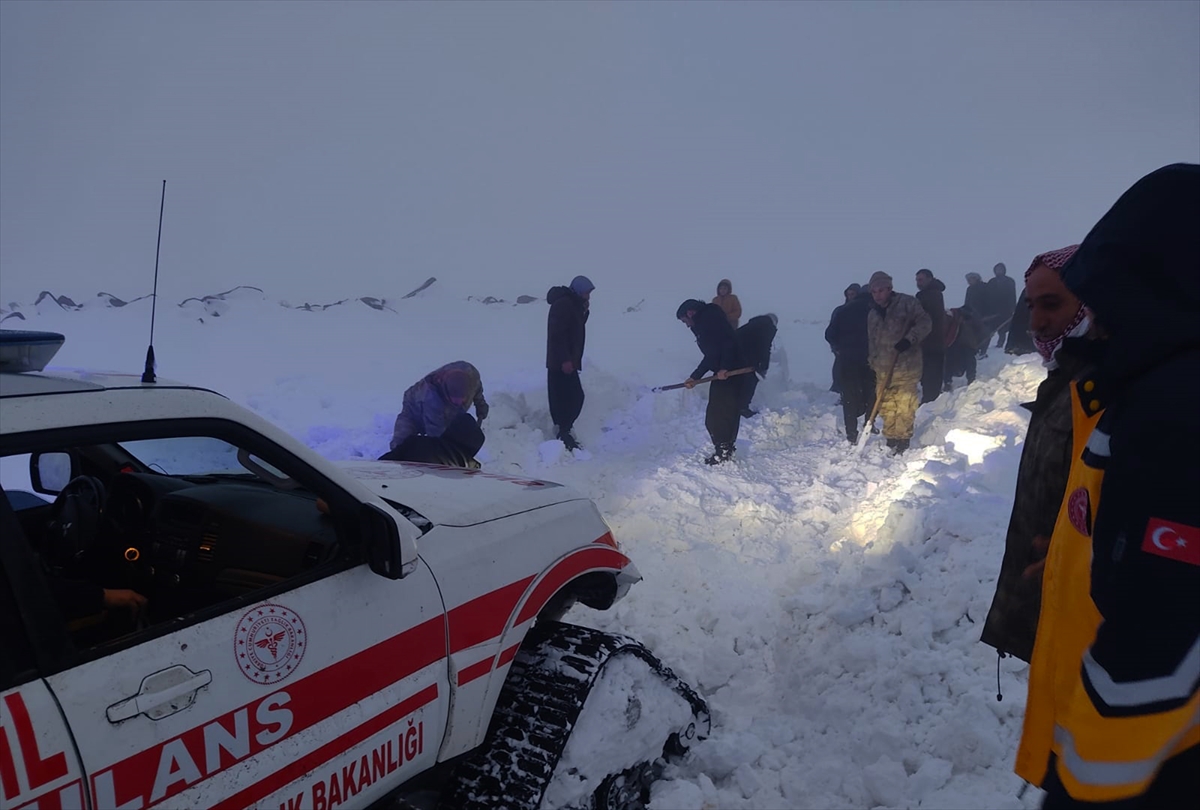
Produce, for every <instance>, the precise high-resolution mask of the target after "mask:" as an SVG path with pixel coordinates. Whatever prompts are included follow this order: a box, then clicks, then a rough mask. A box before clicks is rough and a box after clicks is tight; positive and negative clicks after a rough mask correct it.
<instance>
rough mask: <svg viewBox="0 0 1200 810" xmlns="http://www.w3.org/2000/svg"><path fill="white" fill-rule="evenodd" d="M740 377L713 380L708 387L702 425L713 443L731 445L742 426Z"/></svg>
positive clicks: (718, 446)
mask: <svg viewBox="0 0 1200 810" xmlns="http://www.w3.org/2000/svg"><path fill="white" fill-rule="evenodd" d="M741 400H742V379H741V377H730V378H729V379H728V380H713V381H712V382H711V383H709V389H708V410H706V411H705V412H704V427H706V428H708V435H709V436H710V437H711V438H712V442H713V445H715V446H716V447H717V448H718V449H720V448H721V446H722V445H728V446H732V445H733V443H734V442H736V441H737V437H738V430H739V429H740V428H741V426H742V413H741V412H742V405H741Z"/></svg>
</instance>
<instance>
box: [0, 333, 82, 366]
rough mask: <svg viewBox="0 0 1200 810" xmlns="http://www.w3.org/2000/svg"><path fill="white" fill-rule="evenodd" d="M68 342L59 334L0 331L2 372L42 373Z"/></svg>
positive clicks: (0, 363)
mask: <svg viewBox="0 0 1200 810" xmlns="http://www.w3.org/2000/svg"><path fill="white" fill-rule="evenodd" d="M66 342H67V339H66V337H64V336H63V335H60V334H58V333H57V332H31V331H25V330H21V329H0V371H5V372H14V371H41V370H42V369H44V368H45V367H46V364H47V363H49V362H50V361H51V360H53V359H54V355H56V354H58V350H59V349H61V348H62V345H63V344H64V343H66Z"/></svg>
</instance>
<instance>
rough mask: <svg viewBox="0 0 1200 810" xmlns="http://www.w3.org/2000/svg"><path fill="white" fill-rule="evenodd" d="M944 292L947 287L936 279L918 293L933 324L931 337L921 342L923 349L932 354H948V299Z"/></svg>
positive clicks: (918, 297) (918, 298) (919, 299)
mask: <svg viewBox="0 0 1200 810" xmlns="http://www.w3.org/2000/svg"><path fill="white" fill-rule="evenodd" d="M944 292H946V285H945V284H943V283H942V282H941V279H936V278H935V279H934V280H933V282H932V283H931V284H930V285H929V286H928V287H926V288H925V289H923V290H918V291H917V300H918V301H920V302H921V306H922V307H924V308H925V311H926V312H927V313H928V314H929V320H930V322H931V323H932V324H933V329H932V330H931V331H930V332H929V335H928V336H927V337H926V338H925V339H924V340H923V341H921V348H922V349H924V350H925V351H926V352H928V353H931V354H944V353H945V352H946V299H945V297H944V296H943V295H942V293H944Z"/></svg>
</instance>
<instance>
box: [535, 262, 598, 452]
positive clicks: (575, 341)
mask: <svg viewBox="0 0 1200 810" xmlns="http://www.w3.org/2000/svg"><path fill="white" fill-rule="evenodd" d="M594 289H596V285H595V284H593V283H592V282H591V280H590V279H588V277H587V276H575V278H573V279H571V283H570V285H569V286H566V287H551V288H550V292H548V293H546V301H547V303H549V304H550V313H549V315H548V316H547V319H546V393H547V396H548V398H549V400H550V418H551V419H552V420H553V421H554V425H555V428H556V430H557V438H558V440H559V441H561V442H562V443H563V445H564V446H565V447H566V448H567V449H568V450H574V449H576V448H577V447H579V442H578V441H576V439H575V435H574V434H573V433H572V432H571V431H572V430H573V429H574V427H575V420H576V419H578V418H579V414H580V413H581V412H582V411H583V399H584V396H583V383H582V382H581V381H580V379H579V369H580V368H582V367H583V344H584V340H585V338H586V337H587V320H588V314H589V312H590V309H589V307H590V305H591V298H592V290H594Z"/></svg>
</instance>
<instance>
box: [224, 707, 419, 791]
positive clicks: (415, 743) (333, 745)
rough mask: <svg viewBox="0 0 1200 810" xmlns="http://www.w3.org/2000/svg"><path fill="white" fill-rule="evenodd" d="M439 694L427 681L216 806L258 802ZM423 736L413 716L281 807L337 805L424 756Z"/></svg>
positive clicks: (416, 709)
mask: <svg viewBox="0 0 1200 810" xmlns="http://www.w3.org/2000/svg"><path fill="white" fill-rule="evenodd" d="M437 695H438V689H437V685H436V684H433V685H431V686H427V687H426V688H424V689H422V690H421V691H420V692H418V693H417V694H415V695H413V696H412V697H410V698H408V699H406V700H403V701H401V702H400V703H397V704H396V705H395V706H392V707H390V708H388V709H386V710H384V711H383V712H381V713H380V714H378V715H376V716H375V717H372V718H371V719H370V720H368V721H367V722H365V723H363V724H362V725H360V726H357V727H356V728H354V729H352V730H350V731H348V732H346V733H345V734H343V735H342V736H340V737H338V738H337V739H334V740H330V741H329V742H327V743H326V744H325V745H322V746H321V747H320V748H318V749H316V750H315V751H311V752H309V753H307V754H305V755H304V756H302V757H300V758H299V759H297V760H295V761H294V762H292V763H291V764H290V765H288V766H287V767H286V768H283V769H282V770H278V771H276V772H275V773H273V774H271V775H270V776H268V777H266V778H264V779H260V780H259V781H258V782H256V783H255V784H254V785H251V786H250V787H248V788H246V789H245V790H243V791H241V792H240V793H237V794H234V795H233V796H230V797H229V798H228V799H226V800H225V801H223V802H221V803H220V804H218V805H215V806H214V807H213V808H212V810H240V808H244V807H249V806H251V805H253V804H254V803H255V802H258V801H260V800H261V799H264V798H266V797H267V796H269V795H271V794H272V793H274V792H275V791H277V790H280V789H281V788H284V787H286V786H287V785H288V783H290V782H294V781H295V780H297V779H299V778H300V777H302V776H304V775H305V774H306V773H308V772H309V771H312V770H314V769H315V768H317V767H319V766H321V765H323V764H325V763H327V762H329V761H330V760H331V759H334V758H335V757H337V756H338V755H339V754H341V753H344V752H345V751H347V750H349V749H351V748H353V747H354V746H356V745H358V744H359V743H361V742H362V741H363V740H366V739H367V738H368V737H370V736H371V735H372V734H375V733H377V732H380V731H382V730H383V729H385V728H387V727H388V726H390V725H392V724H393V723H397V722H399V721H400V720H402V719H404V717H405V716H407V715H410V714H412V713H413V712H416V711H418V710H419V709H421V708H423V707H425V706H428V705H429V704H430V703H433V702H434V701H435V700H437ZM424 737H425V729H424V723H423V722H420V721H418V722H416V723H414V722H413V721H412V720H411V719H410V720H409V726H408V727H407V728H406V729H404V730H402V731H399V732H397V736H396V738H394V739H388V740H387V741H386V742H384V743H383V744H382V745H378V746H376V747H375V748H374V749H373V750H372V751H371V753H370V755H369V756H368V755H366V754H364V755H363V756H362V758H361V759H359V760H354V761H353V762H352V763H350V764H348V765H346V766H344V767H342V768H341V769H339V770H335V771H333V772H331V773H330V774H328V775H327V776H325V777H324V778H323V779H322V780H321V781H319V782H316V783H315V784H313V785H311V786H310V787H309V788H308V789H307V790H302V791H300V792H299V793H298V794H297V795H296V796H295V798H292V799H288V800H287V801H286V802H285V803H283V804H281V805H280V807H281V808H283V810H326V808H330V807H335V806H337V805H338V804H340V803H342V802H344V801H345V800H346V799H349V798H352V797H353V796H355V795H357V794H358V792H359V791H361V790H363V789H364V788H367V787H369V786H371V785H372V784H374V783H375V782H376V781H378V780H379V779H381V778H383V777H384V776H387V775H389V774H392V773H395V772H396V771H397V770H399V769H400V768H401V767H403V766H404V764H405V763H406V762H409V761H410V760H413V759H416V758H417V757H418V756H420V754H421V753H422V752H423V751H424V749H425V739H424ZM393 743H394V744H393Z"/></svg>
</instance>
